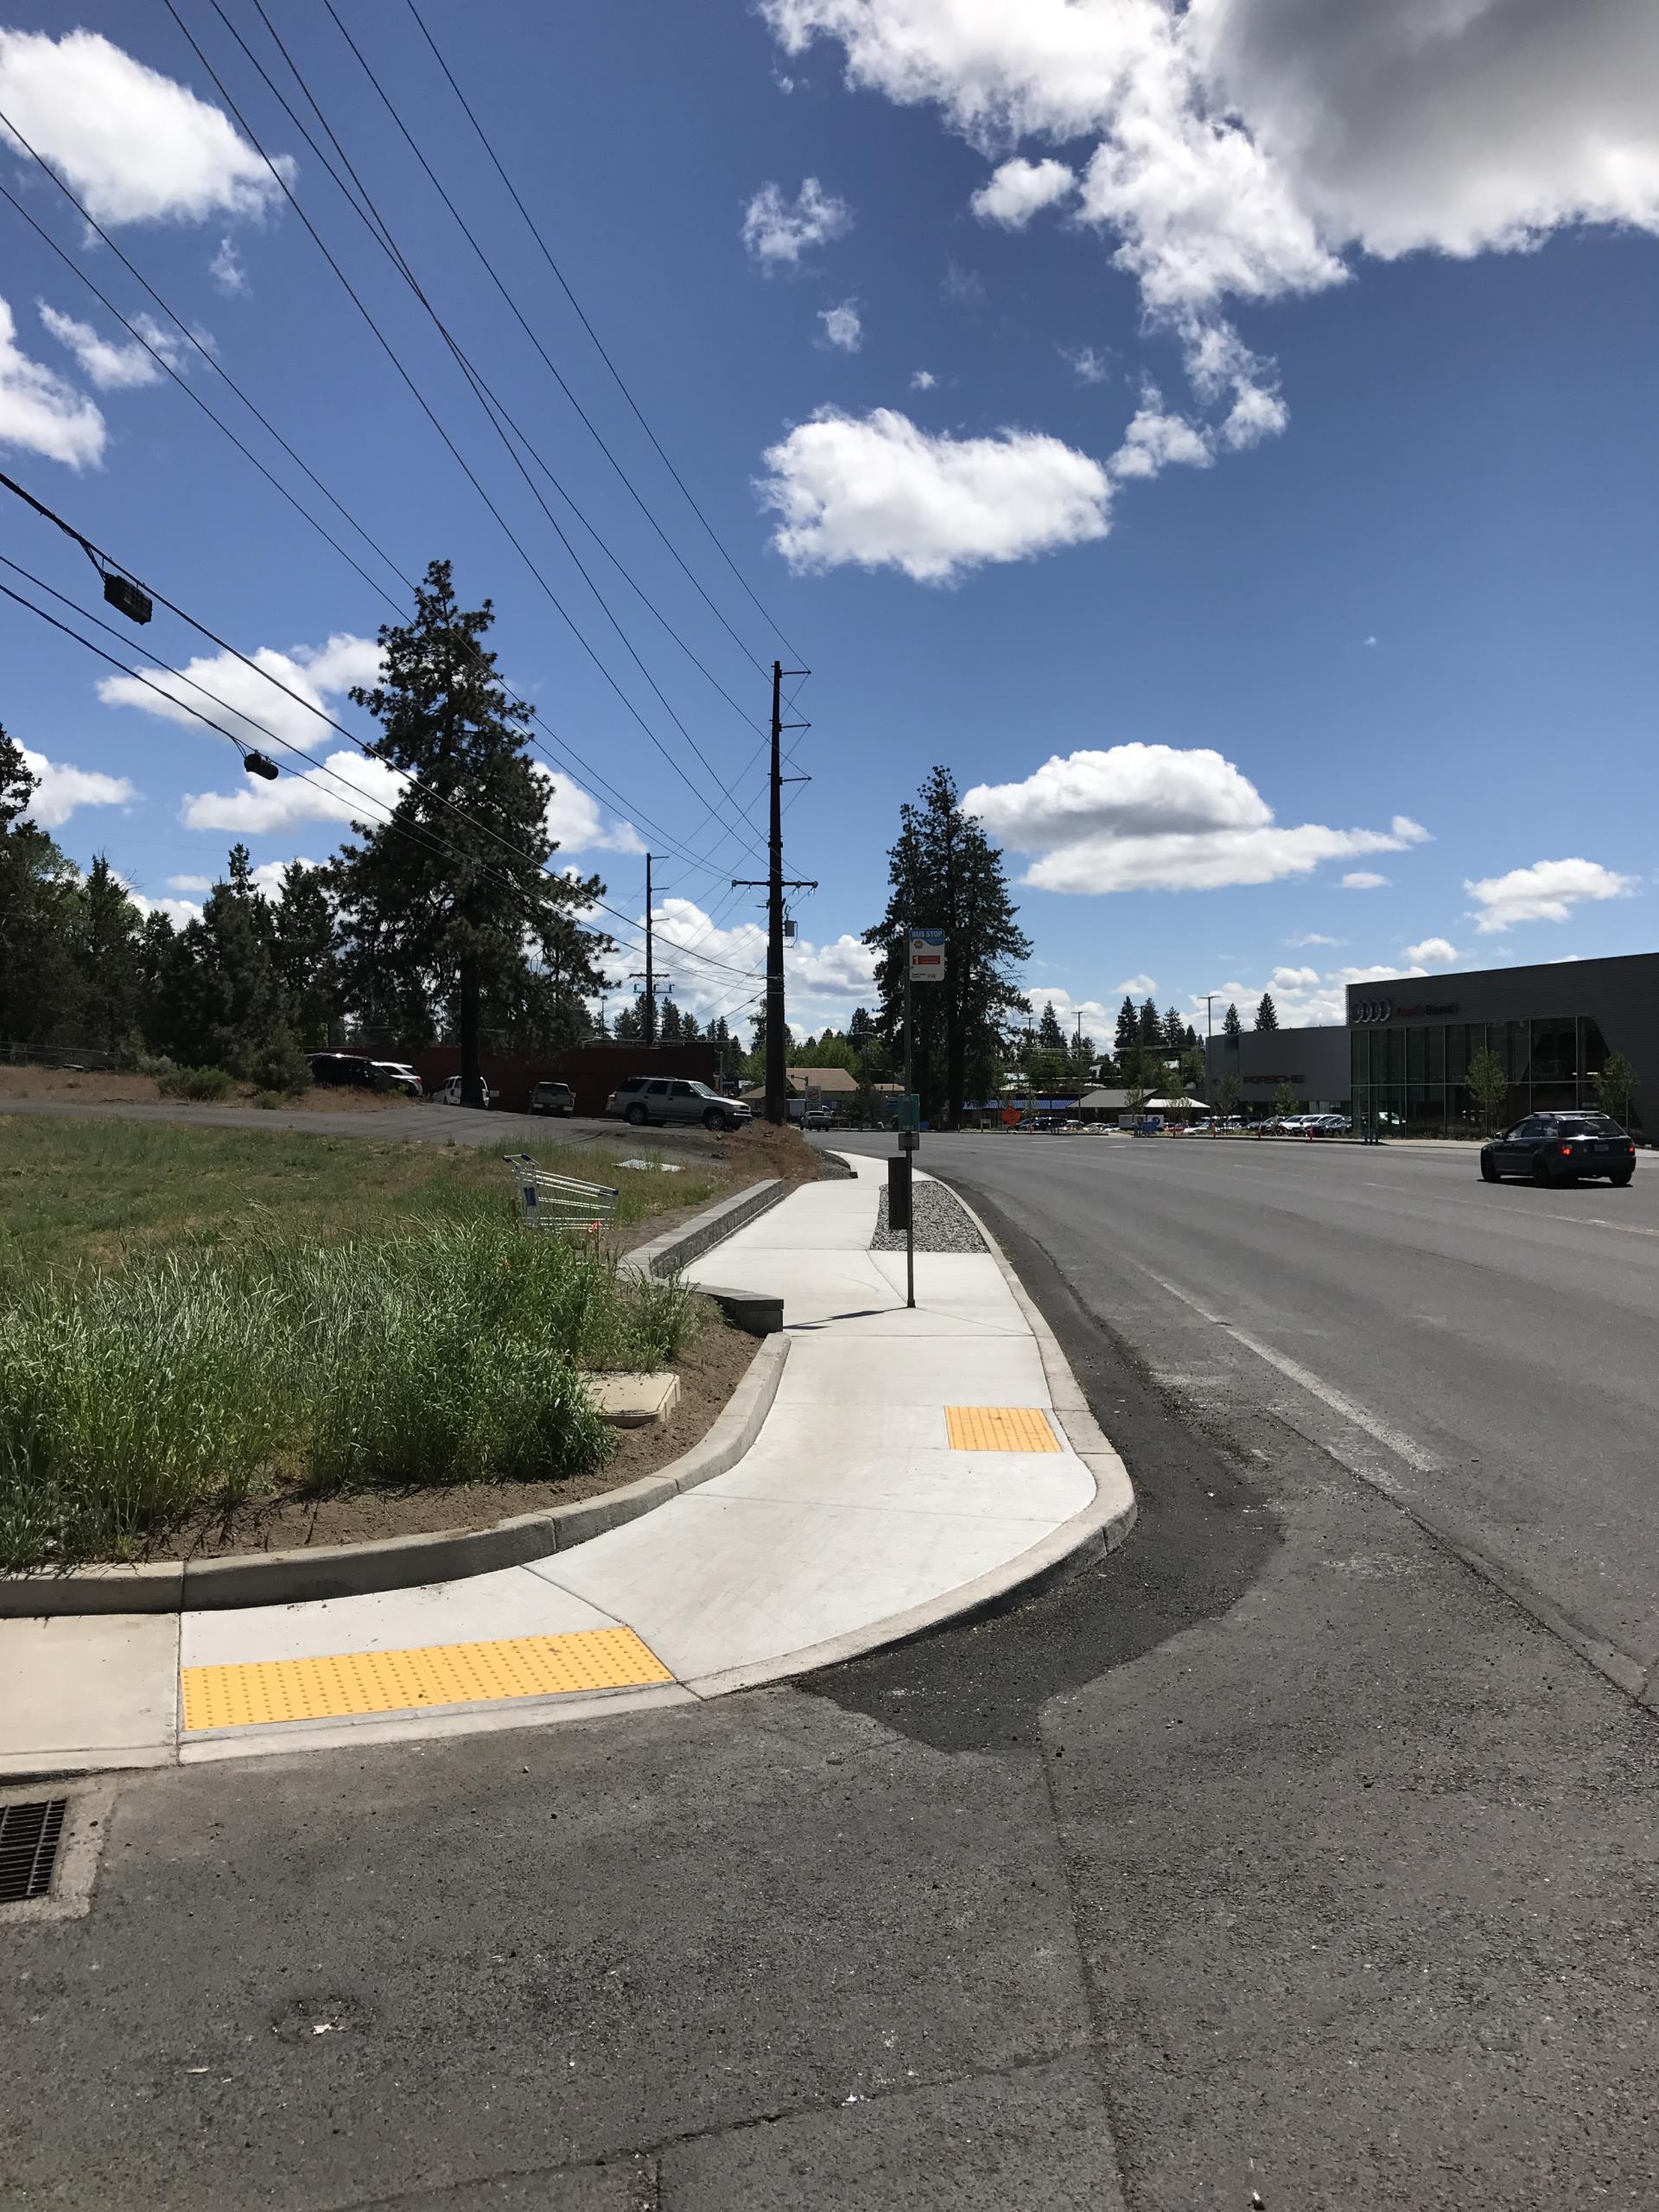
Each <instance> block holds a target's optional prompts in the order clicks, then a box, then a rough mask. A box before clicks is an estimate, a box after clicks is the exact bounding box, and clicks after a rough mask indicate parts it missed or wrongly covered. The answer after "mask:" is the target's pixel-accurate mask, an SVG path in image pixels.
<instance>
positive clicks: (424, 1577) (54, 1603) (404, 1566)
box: [0, 1178, 789, 1620]
mask: <svg viewBox="0 0 1659 2212" xmlns="http://www.w3.org/2000/svg"><path fill="white" fill-rule="evenodd" d="M783 1195H784V1185H783V1184H782V1183H781V1182H780V1181H779V1180H778V1179H776V1178H772V1179H769V1180H767V1181H766V1182H764V1183H756V1184H753V1185H751V1186H750V1187H749V1189H747V1191H740V1192H738V1193H737V1194H736V1196H735V1197H734V1198H725V1199H722V1200H721V1203H720V1204H719V1205H714V1206H710V1207H709V1209H708V1210H707V1211H705V1212H703V1213H701V1214H698V1215H697V1216H696V1217H695V1219H693V1220H691V1221H690V1222H687V1223H685V1224H683V1226H682V1227H681V1228H680V1229H678V1230H672V1231H671V1232H670V1233H669V1234H668V1235H667V1236H659V1237H658V1238H656V1239H655V1240H654V1242H653V1243H650V1244H646V1245H643V1246H641V1247H640V1248H639V1249H638V1250H637V1251H633V1252H630V1253H627V1254H626V1255H624V1259H623V1262H622V1266H623V1268H624V1271H625V1272H626V1273H629V1274H651V1275H665V1274H671V1273H672V1272H673V1270H674V1269H675V1268H677V1267H680V1266H683V1264H684V1262H686V1261H687V1260H690V1259H695V1258H696V1256H697V1255H698V1254H699V1253H702V1252H705V1251H707V1250H708V1249H709V1248H710V1247H711V1246H712V1245H714V1244H717V1243H720V1241H721V1239H722V1238H723V1237H727V1236H731V1235H732V1234H733V1233H734V1231H735V1230H739V1229H741V1228H742V1227H743V1225H744V1224H745V1223H746V1222H748V1221H752V1220H753V1218H754V1217H755V1215H756V1214H759V1213H764V1212H765V1211H766V1209H767V1207H769V1206H772V1205H776V1204H777V1203H778V1201H779V1198H782V1197H783ZM698 1288H699V1290H700V1292H702V1294H703V1295H705V1296H707V1297H709V1298H712V1299H713V1300H715V1303H716V1305H719V1306H721V1307H722V1309H723V1310H724V1311H725V1312H726V1313H727V1314H728V1319H731V1320H733V1321H734V1323H735V1325H737V1326H738V1327H740V1328H745V1329H747V1331H748V1332H749V1334H750V1335H751V1336H758V1337H760V1338H762V1339H763V1341H762V1343H761V1344H760V1349H759V1351H757V1352H756V1353H755V1356H754V1358H753V1361H752V1362H751V1363H750V1365H749V1368H748V1370H747V1373H746V1374H745V1375H744V1376H743V1379H742V1381H741V1383H739V1384H738V1386H737V1388H736V1389H735V1390H734V1392H733V1393H732V1396H731V1400H730V1402H729V1403H728V1405H727V1407H726V1408H725V1410H724V1412H723V1413H721V1414H720V1416H719V1417H718V1419H717V1420H716V1421H715V1423H714V1425H713V1427H711V1428H710V1429H709V1432H708V1433H707V1434H706V1435H705V1436H704V1437H703V1438H702V1440H701V1441H700V1442H699V1443H696V1444H694V1445H693V1446H692V1447H691V1449H690V1451H689V1452H684V1453H683V1454H682V1455H681V1457H680V1458H679V1459H676V1460H673V1461H672V1462H671V1464H670V1465H668V1466H666V1467H663V1468H659V1469H658V1471H657V1472H656V1473H655V1474H654V1475H642V1476H641V1477H640V1478H639V1481H638V1482H633V1483H628V1484H625V1485H624V1486H623V1487H622V1488H621V1489H620V1490H613V1491H607V1492H606V1493H605V1495H604V1496H602V1497H588V1498H581V1499H579V1500H577V1501H576V1502H575V1503H573V1504H570V1505H554V1506H548V1507H545V1508H544V1509H543V1510H541V1511H539V1512H537V1513H522V1514H518V1515H515V1516H513V1517H512V1519H511V1520H506V1521H498V1522H496V1523H495V1525H494V1526H493V1528H489V1529H436V1530H434V1531H433V1532H432V1533H431V1534H429V1535H419V1536H391V1537H387V1538H385V1539H384V1540H383V1541H380V1542H378V1543H370V1544H333V1545H312V1546H308V1547H305V1548H301V1549H296V1550H293V1551H281V1552H246V1553H242V1554H237V1555H235V1556H233V1557H230V1558H225V1559H200V1560H194V1559H186V1560H157V1561H156V1562H154V1563H153V1564H151V1565H148V1566H143V1567H83V1568H82V1569H80V1570H79V1572H78V1573H71V1574H52V1573H33V1574H18V1575H0V1620H4V1619H11V1620H16V1619H37V1620H38V1619H41V1618H47V1617H48V1616H56V1615H59V1614H64V1613H179V1612H219V1611H225V1610H226V1609H227V1608H229V1607H232V1606H239V1605H302V1604H309V1603H312V1602H315V1600H316V1599H321V1598H359V1597H363V1596H365V1595H366V1594H368V1593H369V1592H372V1591H377V1590H407V1589H412V1588H415V1587H416V1586H418V1585H420V1584H422V1583H426V1582H452V1581H459V1580H462V1579H463V1578H464V1577H466V1576H467V1575H470V1574H489V1573H493V1571H494V1570H495V1569H496V1568H498V1567H522V1566H523V1565H524V1564H525V1562H526V1561H528V1560H535V1559H545V1558H547V1557H548V1556H549V1555H550V1554H552V1553H555V1552H564V1551H569V1549H570V1548H571V1547H572V1546H573V1545H575V1544H582V1543H586V1542H587V1541H588V1538H589V1537H590V1536H599V1535H603V1534H604V1533H605V1531H606V1530H607V1529H619V1528H620V1527H621V1526H622V1524H623V1523H624V1522H627V1521H634V1520H638V1518H639V1516H640V1515H641V1514H642V1513H650V1512H652V1511H653V1510H655V1508H656V1507H658V1506H659V1505H666V1504H667V1503H668V1502H669V1500H670V1499H671V1498H672V1497H678V1496H679V1495H680V1493H681V1492H682V1491H688V1490H695V1489H696V1488H697V1486H698V1484H702V1483H706V1482H712V1481H713V1480H714V1478H715V1476H716V1475H723V1474H724V1473H725V1472H726V1471H727V1469H728V1467H733V1466H735V1465H736V1464H737V1462H738V1461H739V1460H740V1459H741V1458H742V1456H743V1454H744V1453H745V1452H747V1450H748V1448H749V1446H751V1445H752V1444H753V1441H754V1440H755V1438H756V1437H757V1436H758V1435H759V1434H760V1427H761V1424H762V1422H763V1421H765V1420H766V1415H767V1414H768V1413H770V1412H771V1410H772V1400H773V1399H774V1398H775V1397H776V1396H777V1395H778V1384H779V1380H780V1379H781V1377H782V1376H783V1371H784V1363H785V1359H786V1358H787V1357H788V1356H789V1339H788V1338H786V1337H784V1336H782V1335H780V1334H779V1333H778V1332H779V1331H780V1330H781V1329H782V1327H783V1300H781V1299H779V1298H772V1297H768V1296H766V1294H760V1293H756V1292H753V1291H726V1292H721V1291H719V1290H713V1289H705V1288H704V1287H703V1286H702V1285H699V1286H698ZM728 1300H729V1301H730V1303H729V1304H728ZM774 1308H775V1310H776V1318H775V1319H774V1318H773V1311H772V1310H773V1309H774ZM757 1319H759V1321H760V1323H761V1325H756V1322H757Z"/></svg>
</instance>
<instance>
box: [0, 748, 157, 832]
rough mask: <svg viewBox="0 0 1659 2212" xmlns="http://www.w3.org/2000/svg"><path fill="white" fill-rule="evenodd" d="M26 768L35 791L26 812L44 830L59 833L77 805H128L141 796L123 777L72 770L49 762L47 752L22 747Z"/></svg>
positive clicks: (66, 765) (58, 763)
mask: <svg viewBox="0 0 1659 2212" xmlns="http://www.w3.org/2000/svg"><path fill="white" fill-rule="evenodd" d="M22 755H23V766H25V767H26V768H27V769H28V771H29V774H30V775H31V776H33V777H34V779H35V789H34V791H33V792H32V793H31V795H30V798H29V804H28V805H27V807H25V808H24V810H23V811H24V812H25V813H26V814H27V815H28V816H29V820H30V821H31V822H33V823H35V824H36V825H37V826H38V827H39V828H40V829H59V828H60V827H61V825H62V824H63V823H66V822H67V820H68V819H69V817H70V816H71V815H72V814H73V812H74V810H75V809H76V808H77V807H78V806H125V805H127V804H129V803H130V801H131V800H133V799H135V798H137V796H138V793H137V791H136V790H135V789H134V788H133V786H132V785H131V784H130V783H129V782H128V780H127V779H126V778H125V777H124V776H105V775H103V774H101V773H100V772H99V770H98V769H96V768H72V767H71V766H70V765H69V763H68V762H67V760H48V759H47V757H46V755H45V753H31V752H30V750H29V747H28V746H24V747H22Z"/></svg>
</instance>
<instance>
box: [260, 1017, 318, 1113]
mask: <svg viewBox="0 0 1659 2212" xmlns="http://www.w3.org/2000/svg"><path fill="white" fill-rule="evenodd" d="M246 1073H247V1076H248V1079H249V1081H250V1082H251V1083H253V1084H257V1086H258V1088H259V1089H260V1090H276V1091H280V1092H281V1093H282V1094H283V1096H284V1097H289V1098H296V1097H297V1096H299V1094H300V1092H301V1091H302V1090H309V1089H310V1087H311V1064H310V1062H309V1061H308V1059H307V1058H306V1057H305V1054H304V1053H303V1052H302V1051H301V1049H300V1046H299V1040H298V1039H297V1038H296V1036H295V1034H294V1033H293V1031H292V1030H291V1029H286V1028H284V1029H277V1030H273V1031H272V1033H271V1034H270V1036H269V1037H268V1038H267V1039H265V1041H264V1044H263V1045H262V1046H260V1047H259V1049H258V1050H257V1052H253V1053H251V1055H250V1056H249V1059H248V1064H247V1070H246Z"/></svg>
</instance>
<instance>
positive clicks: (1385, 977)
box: [1191, 966, 1427, 1029]
mask: <svg viewBox="0 0 1659 2212" xmlns="http://www.w3.org/2000/svg"><path fill="white" fill-rule="evenodd" d="M1426 974H1427V969H1422V968H1401V967H1397V966H1396V967H1393V968H1390V967H1386V966H1383V967H1376V968H1332V969H1326V970H1325V972H1324V973H1323V974H1321V973H1320V972H1319V970H1318V969H1313V968H1275V969H1274V970H1273V973H1272V975H1271V976H1269V977H1268V981H1267V982H1265V983H1240V982H1227V983H1219V984H1217V985H1216V986H1215V987H1214V991H1213V995H1214V997H1215V1000H1216V1002H1217V1005H1221V1004H1223V1003H1224V1002H1228V1001H1230V1002H1231V1003H1232V1004H1233V1005H1235V1006H1236V1007H1237V1008H1238V1010H1239V1013H1240V1014H1241V1015H1243V1018H1244V1019H1245V1020H1246V1021H1247V1022H1248V1021H1249V1015H1250V1012H1251V1009H1252V1008H1253V1007H1255V1005H1256V1003H1257V1002H1258V1001H1259V1000H1260V999H1261V996H1262V992H1263V991H1264V990H1265V991H1271V992H1272V994H1273V1003H1274V1009H1275V1011H1276V1012H1277V1014H1278V1016H1279V1024H1280V1027H1281V1028H1283V1029H1300V1028H1304V1027H1322V1026H1325V1025H1326V1024H1329V1023H1332V1022H1338V1023H1343V1024H1345V1023H1346V1021H1347V1020H1348V986H1349V985H1350V984H1351V983H1383V982H1401V981H1402V980H1404V979H1406V978H1408V977H1410V976H1422V975H1426ZM1191 1006H1192V1011H1193V1013H1194V1014H1196V1015H1199V1016H1201V1015H1202V1014H1203V1010H1204V993H1203V992H1202V991H1198V992H1195V993H1194V995H1193V996H1192V1001H1191Z"/></svg>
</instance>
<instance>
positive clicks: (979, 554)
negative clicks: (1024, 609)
mask: <svg viewBox="0 0 1659 2212" xmlns="http://www.w3.org/2000/svg"><path fill="white" fill-rule="evenodd" d="M766 467H767V468H768V470H769V471H770V474H768V475H767V476H766V478H764V479H763V480H761V482H760V486H759V489H760V494H761V497H762V499H764V500H765V502H766V505H768V506H769V507H771V508H772V509H773V510H774V511H775V512H776V513H777V514H778V516H779V525H778V528H777V530H776V531H775V532H774V534H773V537H772V543H773V544H774V545H775V546H776V547H777V549H778V550H779V552H780V553H781V554H782V555H783V556H784V557H785V560H787V561H788V562H789V563H790V565H791V568H795V569H831V568H838V567H841V566H842V565H844V564H846V563H853V564H855V565H856V566H857V567H860V568H864V569H882V568H894V569H902V570H903V572H904V573H905V575H907V576H910V577H912V578H913V579H914V580H915V581H916V582H918V583H946V582H950V581H951V580H952V579H953V578H955V577H957V576H959V575H964V574H966V573H967V572H968V571H969V570H970V569H976V568H979V567H981V566H982V565H983V564H984V563H987V562H1000V561H1023V560H1027V559H1029V558H1030V557H1031V556H1032V555H1033V554H1037V553H1046V552H1051V551H1052V550H1054V549H1055V548H1057V547H1058V546H1063V545H1076V544H1080V543H1084V541H1085V540H1087V539H1090V538H1096V537H1104V536H1105V535H1106V531H1107V529H1108V526H1109V525H1108V521H1107V510H1108V506H1109V501H1110V497H1111V482H1110V479H1109V477H1108V475H1107V474H1106V471H1105V470H1104V469H1103V467H1101V465H1100V463H1099V462H1098V461H1093V460H1091V459H1090V457H1089V455H1088V454H1083V453H1078V452H1077V451H1076V450H1075V449H1074V448H1071V447H1070V446H1067V445H1064V444H1062V442H1060V440H1059V439H1058V438H1052V437H1044V436H1041V435H1037V434H1036V433H1033V432H1032V431H1027V430H999V431H997V432H996V433H995V435H992V436H990V437H982V438H953V437H950V436H949V435H939V436H937V437H935V436H931V435H929V434H928V433H927V432H926V431H924V430H920V429H918V428H917V427H916V425H915V423H912V422H911V421H910V419H909V417H908V416H904V415H900V414H898V413H896V412H894V410H892V409H891V408H886V407H879V408H876V409H875V410H874V411H873V412H872V413H870V414H868V415H866V416H862V417H857V416H850V415H845V414H842V413H841V412H840V411H839V410H836V409H835V408H821V409H820V410H818V412H817V414H816V415H815V416H813V417H812V419H811V421H810V422H808V423H800V424H798V426H797V428H796V429H793V430H791V432H790V434H789V435H788V436H787V437H786V438H785V439H784V440H783V441H782V442H781V443H779V444H778V445H775V446H773V447H772V448H771V449H770V451H769V452H768V453H767V454H766Z"/></svg>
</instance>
